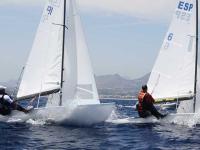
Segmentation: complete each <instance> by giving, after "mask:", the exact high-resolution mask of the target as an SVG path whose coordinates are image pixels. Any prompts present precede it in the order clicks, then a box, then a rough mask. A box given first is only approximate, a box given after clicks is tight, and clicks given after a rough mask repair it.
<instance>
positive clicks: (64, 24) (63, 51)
mask: <svg viewBox="0 0 200 150" xmlns="http://www.w3.org/2000/svg"><path fill="white" fill-rule="evenodd" d="M63 13H64V14H63V41H62V65H61V83H60V87H61V89H60V102H59V105H60V106H62V88H63V82H64V81H63V76H64V54H65V28H66V22H65V18H66V0H64V12H63Z"/></svg>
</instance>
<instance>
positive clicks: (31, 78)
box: [17, 0, 64, 98]
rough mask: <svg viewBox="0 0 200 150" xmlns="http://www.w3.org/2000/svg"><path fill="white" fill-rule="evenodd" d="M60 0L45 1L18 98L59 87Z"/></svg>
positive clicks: (61, 13)
mask: <svg viewBox="0 0 200 150" xmlns="http://www.w3.org/2000/svg"><path fill="white" fill-rule="evenodd" d="M63 2H64V1H63V0H56V1H52V0H49V2H48V3H47V4H46V6H45V9H44V12H43V15H42V18H41V21H40V24H39V27H38V30H37V34H36V37H35V41H34V43H33V46H32V50H31V52H30V55H29V58H28V61H27V64H26V66H25V70H24V74H23V77H22V81H21V84H20V86H19V91H18V94H17V97H18V98H23V97H28V96H30V95H33V96H34V95H36V94H40V93H43V92H48V91H51V90H55V89H59V88H60V80H61V59H62V57H61V49H62V33H63V28H62V26H61V24H63V6H64V5H63Z"/></svg>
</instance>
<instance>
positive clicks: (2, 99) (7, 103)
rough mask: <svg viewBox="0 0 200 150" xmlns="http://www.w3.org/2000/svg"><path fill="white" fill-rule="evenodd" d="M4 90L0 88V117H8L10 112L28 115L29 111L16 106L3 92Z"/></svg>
mask: <svg viewBox="0 0 200 150" xmlns="http://www.w3.org/2000/svg"><path fill="white" fill-rule="evenodd" d="M5 89H6V87H3V86H0V115H3V116H6V115H10V114H11V112H12V110H18V111H22V112H24V113H28V112H29V111H30V110H31V109H25V108H23V107H22V106H20V105H19V104H17V102H16V101H14V100H13V99H12V97H11V96H9V95H8V94H7V93H6V92H5Z"/></svg>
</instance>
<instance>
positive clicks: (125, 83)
mask: <svg viewBox="0 0 200 150" xmlns="http://www.w3.org/2000/svg"><path fill="white" fill-rule="evenodd" d="M149 75H150V73H148V74H146V75H145V76H143V77H141V78H138V79H134V80H128V79H125V78H123V77H122V76H120V75H119V74H114V75H103V76H96V77H95V79H96V83H97V88H98V92H99V95H100V97H102V98H111V97H114V98H115V97H116V98H117V97H122V98H132V97H134V96H136V95H137V92H138V91H139V90H140V88H141V85H142V84H146V83H147V81H148V79H149Z"/></svg>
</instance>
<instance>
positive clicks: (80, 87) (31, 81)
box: [17, 0, 100, 106]
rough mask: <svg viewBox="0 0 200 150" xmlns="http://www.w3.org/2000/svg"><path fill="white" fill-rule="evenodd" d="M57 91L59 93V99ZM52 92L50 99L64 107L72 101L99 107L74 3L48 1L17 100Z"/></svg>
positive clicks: (61, 0) (84, 41)
mask: <svg viewBox="0 0 200 150" xmlns="http://www.w3.org/2000/svg"><path fill="white" fill-rule="evenodd" d="M63 20H64V24H63ZM65 22H66V23H65ZM63 33H65V35H66V36H63ZM63 42H64V43H65V45H63ZM63 46H64V47H63ZM63 50H64V51H63ZM62 67H63V69H62ZM62 76H63V78H62ZM61 80H62V81H61ZM58 91H60V92H62V93H61V94H62V96H61V97H60V98H61V100H60V99H59V96H58V95H59V93H57V92H58ZM52 93H57V94H53V95H54V96H53V95H52V96H50V97H54V98H53V101H56V104H58V101H61V104H63V105H67V104H69V103H70V102H71V101H74V100H75V101H77V103H78V104H100V101H99V97H98V93H97V88H96V83H95V79H94V74H93V71H92V66H91V62H90V58H89V53H88V47H87V44H86V40H85V36H84V32H83V29H82V25H81V19H80V16H79V15H78V11H77V9H76V2H75V0H56V1H52V0H49V1H48V3H47V4H46V6H45V9H44V12H43V16H42V19H41V21H40V25H39V27H38V31H37V34H36V37H35V41H34V44H33V47H32V50H31V53H30V55H29V58H28V61H27V64H26V66H25V70H24V74H23V77H22V81H21V84H20V87H19V91H18V94H17V97H18V99H20V98H30V97H34V96H39V95H44V94H46V95H51V94H52ZM55 95H57V96H55ZM50 103H52V101H49V102H47V105H48V106H49V105H50ZM53 104H54V105H55V102H54V103H53Z"/></svg>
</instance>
